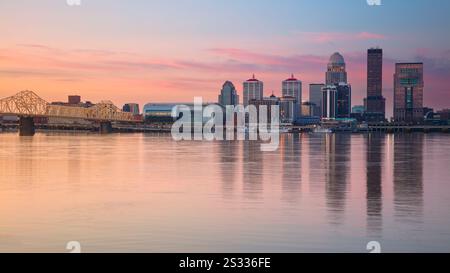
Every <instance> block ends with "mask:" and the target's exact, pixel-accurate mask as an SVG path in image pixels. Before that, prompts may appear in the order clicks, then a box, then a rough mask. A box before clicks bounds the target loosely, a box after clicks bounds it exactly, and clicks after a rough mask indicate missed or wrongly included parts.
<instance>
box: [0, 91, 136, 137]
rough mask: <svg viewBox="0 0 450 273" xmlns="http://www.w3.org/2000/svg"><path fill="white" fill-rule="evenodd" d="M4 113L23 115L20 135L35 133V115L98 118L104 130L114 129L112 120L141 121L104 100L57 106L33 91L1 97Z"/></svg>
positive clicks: (103, 131)
mask: <svg viewBox="0 0 450 273" xmlns="http://www.w3.org/2000/svg"><path fill="white" fill-rule="evenodd" d="M0 115H15V116H19V117H20V123H19V131H20V135H27V136H32V135H34V131H35V130H34V119H33V118H34V117H57V118H73V119H85V120H91V121H97V122H99V123H100V131H101V132H102V133H108V132H110V131H111V130H112V126H111V122H113V121H121V122H137V121H138V120H136V119H135V118H134V116H133V114H132V113H126V112H122V111H121V110H120V109H119V108H117V107H116V106H114V104H112V102H110V101H103V102H100V103H99V104H96V105H94V106H92V107H76V106H63V105H53V104H49V103H47V102H46V101H45V100H43V99H41V98H40V97H39V96H38V95H36V94H35V93H34V92H32V91H22V92H20V93H18V94H16V95H14V96H12V97H8V98H4V99H1V100H0Z"/></svg>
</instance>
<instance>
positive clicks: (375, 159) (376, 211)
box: [366, 134, 385, 235]
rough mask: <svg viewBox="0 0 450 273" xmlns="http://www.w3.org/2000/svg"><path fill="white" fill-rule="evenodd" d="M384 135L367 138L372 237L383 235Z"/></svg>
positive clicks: (368, 211) (367, 209)
mask: <svg viewBox="0 0 450 273" xmlns="http://www.w3.org/2000/svg"><path fill="white" fill-rule="evenodd" d="M384 140H385V135H384V134H376V135H368V136H367V138H366V179H367V180H366V181H367V182H366V202H367V204H366V214H367V231H368V233H369V234H370V235H372V234H377V235H379V234H381V231H382V227H383V222H382V210H383V199H382V198H383V191H382V174H383V173H382V163H383V152H384Z"/></svg>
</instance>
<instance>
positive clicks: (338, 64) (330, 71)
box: [325, 52, 347, 85]
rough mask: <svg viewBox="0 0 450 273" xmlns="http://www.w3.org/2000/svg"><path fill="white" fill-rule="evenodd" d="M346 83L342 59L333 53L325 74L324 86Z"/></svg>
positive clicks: (336, 53)
mask: <svg viewBox="0 0 450 273" xmlns="http://www.w3.org/2000/svg"><path fill="white" fill-rule="evenodd" d="M342 82H343V83H347V71H346V70H345V61H344V57H343V56H342V55H341V54H340V53H338V52H335V53H334V54H333V55H331V57H330V60H329V62H328V66H327V72H326V74H325V83H326V85H335V84H339V83H342Z"/></svg>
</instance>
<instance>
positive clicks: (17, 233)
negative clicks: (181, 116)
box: [0, 133, 450, 252]
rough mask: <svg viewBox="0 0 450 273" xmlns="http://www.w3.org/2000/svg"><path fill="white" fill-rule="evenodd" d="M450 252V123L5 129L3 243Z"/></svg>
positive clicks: (32, 247) (0, 173) (105, 248)
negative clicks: (361, 128)
mask: <svg viewBox="0 0 450 273" xmlns="http://www.w3.org/2000/svg"><path fill="white" fill-rule="evenodd" d="M372 240H376V241H379V242H381V244H382V247H383V251H388V252H391V251H394V252H397V251H402V252H416V251H434V252H435V251H438V252H449V251H450V135H445V134H399V135H384V134H382V135H370V136H369V135H351V134H335V135H313V134H302V135H283V136H282V139H281V147H280V149H279V150H278V151H276V152H265V153H263V152H261V151H260V143H258V142H240V141H235V142H174V141H172V139H171V137H170V135H167V134H162V135H158V134H149V135H145V134H129V135H126V134H125V135H123V134H121V135H120V134H114V135H109V136H100V135H96V134H85V135H84V134H45V133H39V134H37V135H36V136H34V137H32V138H20V137H18V136H17V135H16V134H0V252H6V251H13V252H25V251H26V252H29V251H31V252H65V251H66V250H65V246H66V243H67V242H68V241H79V242H81V244H82V250H83V251H85V252H118V251H120V252H311V251H313V252H325V251H332V252H366V244H367V242H369V241H372Z"/></svg>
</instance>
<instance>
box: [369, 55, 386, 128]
mask: <svg viewBox="0 0 450 273" xmlns="http://www.w3.org/2000/svg"><path fill="white" fill-rule="evenodd" d="M382 90H383V49H381V48H370V49H368V50H367V97H366V98H365V99H364V108H365V114H364V116H365V119H366V120H367V121H373V122H380V121H384V120H385V116H386V99H385V98H384V97H383V91H382Z"/></svg>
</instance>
